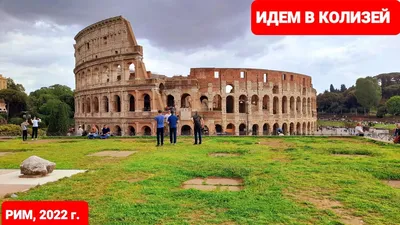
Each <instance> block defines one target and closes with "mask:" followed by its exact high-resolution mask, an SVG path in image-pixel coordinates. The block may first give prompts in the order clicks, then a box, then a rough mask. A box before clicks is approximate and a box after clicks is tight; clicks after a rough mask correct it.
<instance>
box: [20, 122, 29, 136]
mask: <svg viewBox="0 0 400 225" xmlns="http://www.w3.org/2000/svg"><path fill="white" fill-rule="evenodd" d="M28 126H29V123H28V120H25V121H24V122H22V123H21V129H22V141H26V140H28Z"/></svg>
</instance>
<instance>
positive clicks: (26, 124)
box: [21, 117, 42, 141]
mask: <svg viewBox="0 0 400 225" xmlns="http://www.w3.org/2000/svg"><path fill="white" fill-rule="evenodd" d="M40 122H42V120H41V119H40V118H36V117H34V118H33V119H32V120H31V121H30V122H29V120H25V121H24V122H22V123H21V129H22V141H27V140H28V127H29V126H30V125H32V140H36V139H37V138H38V131H39V123H40Z"/></svg>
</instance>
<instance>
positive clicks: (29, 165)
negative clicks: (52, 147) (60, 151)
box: [20, 156, 56, 176]
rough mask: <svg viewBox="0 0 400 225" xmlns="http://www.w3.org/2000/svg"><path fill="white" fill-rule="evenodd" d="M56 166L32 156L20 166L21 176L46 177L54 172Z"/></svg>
mask: <svg viewBox="0 0 400 225" xmlns="http://www.w3.org/2000/svg"><path fill="white" fill-rule="evenodd" d="M55 167H56V164H55V163H53V162H50V161H48V160H45V159H42V158H40V157H38V156H31V157H29V158H27V159H26V160H25V161H23V162H22V164H21V165H20V169H21V174H23V175H41V176H46V175H47V174H49V173H51V172H53V170H54V168H55Z"/></svg>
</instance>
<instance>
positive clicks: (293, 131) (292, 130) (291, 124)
mask: <svg viewBox="0 0 400 225" xmlns="http://www.w3.org/2000/svg"><path fill="white" fill-rule="evenodd" d="M289 134H290V135H295V134H296V132H295V129H294V123H290V127H289Z"/></svg>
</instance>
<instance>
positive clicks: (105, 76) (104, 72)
mask: <svg viewBox="0 0 400 225" xmlns="http://www.w3.org/2000/svg"><path fill="white" fill-rule="evenodd" d="M101 76H102V77H103V79H104V81H103V82H104V83H108V82H110V68H108V66H103V70H102V74H101ZM103 82H102V83H103Z"/></svg>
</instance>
